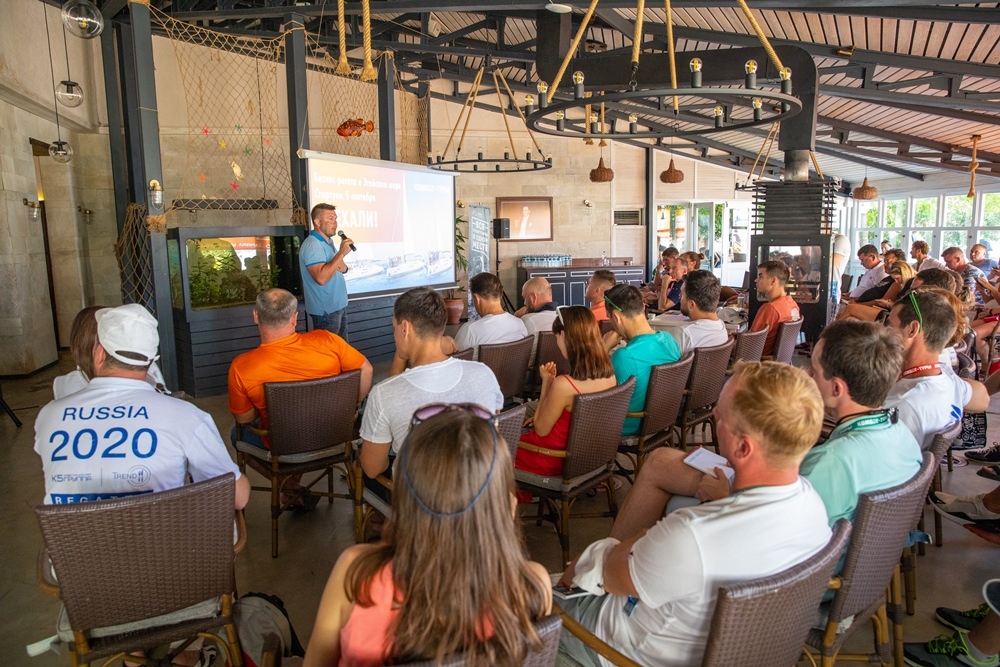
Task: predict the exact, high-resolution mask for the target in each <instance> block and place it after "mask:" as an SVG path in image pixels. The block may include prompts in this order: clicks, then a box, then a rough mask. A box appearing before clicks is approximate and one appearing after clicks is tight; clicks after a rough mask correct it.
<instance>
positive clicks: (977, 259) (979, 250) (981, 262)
mask: <svg viewBox="0 0 1000 667" xmlns="http://www.w3.org/2000/svg"><path fill="white" fill-rule="evenodd" d="M969 263H970V264H972V265H973V266H974V267H976V268H977V269H979V270H980V271H982V272H983V273H984V274H986V275H989V273H990V271H992V270H993V269H995V268H997V261H996V260H995V259H987V257H986V246H984V245H983V244H982V243H977V244H976V245H974V246H972V247H971V248H969Z"/></svg>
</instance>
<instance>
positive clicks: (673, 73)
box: [663, 0, 680, 116]
mask: <svg viewBox="0 0 1000 667" xmlns="http://www.w3.org/2000/svg"><path fill="white" fill-rule="evenodd" d="M663 4H664V6H665V9H666V12H667V54H668V55H669V56H670V87H671V88H673V89H674V90H677V60H676V58H674V19H673V18H672V17H673V14H672V13H671V9H670V0H665V1H664V3H663ZM673 102H674V115H675V116H676V115H677V114H678V113H680V106H679V103H678V102H677V96H676V95H674V97H673Z"/></svg>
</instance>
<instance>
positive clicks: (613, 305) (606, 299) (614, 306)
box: [604, 294, 624, 313]
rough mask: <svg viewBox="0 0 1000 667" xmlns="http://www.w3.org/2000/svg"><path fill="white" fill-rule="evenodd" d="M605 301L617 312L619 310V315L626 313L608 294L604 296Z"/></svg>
mask: <svg viewBox="0 0 1000 667" xmlns="http://www.w3.org/2000/svg"><path fill="white" fill-rule="evenodd" d="M604 300H605V301H607V302H608V303H609V304H610V305H611V307H612V308H614V309H615V310H617V311H618V312H619V313H621V312H624V311H622V309H621V308H619V307H618V304H616V303H615V302H614V301H612V300H611V299H609V298H608V296H607V295H606V294H605V295H604Z"/></svg>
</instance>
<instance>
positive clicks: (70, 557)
mask: <svg viewBox="0 0 1000 667" xmlns="http://www.w3.org/2000/svg"><path fill="white" fill-rule="evenodd" d="M235 488H236V482H235V476H234V475H233V474H232V473H227V474H225V475H221V476H219V477H215V478H213V479H209V480H206V481H204V482H198V483H197V484H189V485H187V486H183V487H180V488H178V489H172V490H170V491H163V492H160V493H146V494H142V495H137V496H129V497H125V498H117V499H114V500H102V501H98V502H92V503H78V504H72V505H42V506H40V507H36V508H35V514H36V515H37V517H38V524H39V526H41V529H42V537H43V539H44V540H45V546H46V548H47V549H48V553H49V557H50V558H51V559H52V566H53V567H54V568H55V572H56V577H58V579H59V587H60V595H61V597H62V600H63V603H64V604H65V605H66V614H67V615H68V617H69V622H70V627H71V628H72V629H73V630H81V631H86V630H91V629H94V628H102V627H106V626H110V625H120V624H123V623H129V622H132V621H138V620H142V619H147V618H152V617H154V616H159V615H161V614H167V613H170V612H173V611H177V610H179V609H183V608H185V607H190V606H191V605H194V604H197V603H199V602H204V601H205V600H211V599H214V598H217V597H218V596H220V595H223V594H226V593H232V591H233V586H232V574H233V502H234V494H235Z"/></svg>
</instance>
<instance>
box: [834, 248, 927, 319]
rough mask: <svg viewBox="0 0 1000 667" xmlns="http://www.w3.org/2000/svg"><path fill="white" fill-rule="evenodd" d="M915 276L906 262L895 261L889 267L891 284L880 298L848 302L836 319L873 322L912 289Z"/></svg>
mask: <svg viewBox="0 0 1000 667" xmlns="http://www.w3.org/2000/svg"><path fill="white" fill-rule="evenodd" d="M915 277H916V274H915V273H914V272H913V267H912V266H910V265H909V264H907V263H906V262H896V263H895V264H893V265H892V266H891V267H890V268H889V278H890V279H891V280H892V284H891V285H889V288H888V289H887V290H886V292H885V295H884V296H883V297H882V298H880V299H875V300H872V301H867V302H861V301H858V302H857V303H849V304H847V305H846V306H845V307H844V310H843V312H842V313H840V315H838V316H837V319H838V320H847V319H852V320H864V321H865V322H874V321H875V319H876V318H877V317H878V316H879V315H880V314H881V313H884V312H887V311H889V309H891V308H892V304H894V303H895V302H896V300H897V299H901V298H903V297H904V296H906V295H907V294H909V293H910V290H912V289H913V279H914V278H915Z"/></svg>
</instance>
